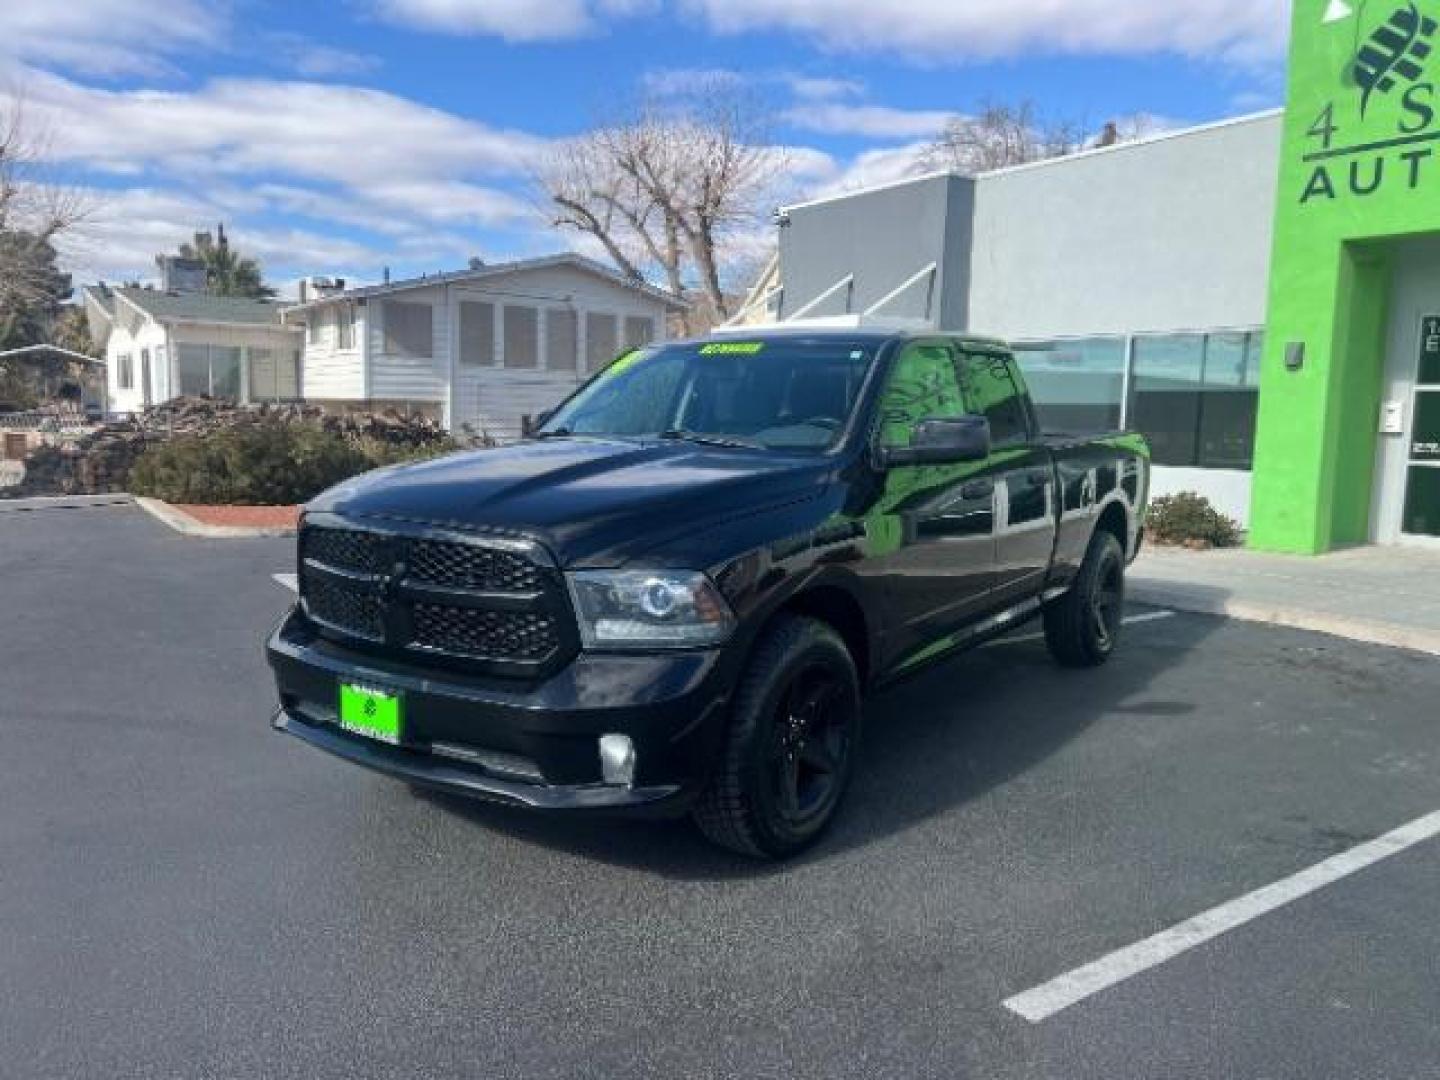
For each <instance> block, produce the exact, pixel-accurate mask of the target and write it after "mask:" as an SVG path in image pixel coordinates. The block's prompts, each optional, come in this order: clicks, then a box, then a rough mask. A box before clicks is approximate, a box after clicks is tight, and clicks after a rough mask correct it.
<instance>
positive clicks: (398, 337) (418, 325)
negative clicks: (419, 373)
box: [385, 300, 435, 360]
mask: <svg viewBox="0 0 1440 1080" xmlns="http://www.w3.org/2000/svg"><path fill="white" fill-rule="evenodd" d="M385 351H386V352H387V353H389V354H390V355H391V356H409V357H416V358H424V359H427V360H428V359H429V358H430V357H432V356H434V355H435V317H434V314H433V309H432V308H431V306H430V305H429V304H415V303H409V302H406V301H401V300H387V301H385Z"/></svg>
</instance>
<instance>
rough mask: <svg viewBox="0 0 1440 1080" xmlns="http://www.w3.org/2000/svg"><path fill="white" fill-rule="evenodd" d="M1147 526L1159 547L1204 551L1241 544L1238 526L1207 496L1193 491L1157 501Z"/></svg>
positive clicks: (1153, 503) (1147, 520)
mask: <svg viewBox="0 0 1440 1080" xmlns="http://www.w3.org/2000/svg"><path fill="white" fill-rule="evenodd" d="M1145 525H1146V528H1147V529H1148V530H1149V533H1150V537H1151V539H1153V540H1154V541H1155V542H1156V543H1157V544H1174V545H1176V546H1180V547H1188V548H1194V549H1195V550H1197V551H1205V550H1209V549H1210V548H1227V547H1235V546H1236V545H1237V544H1239V543H1240V525H1239V523H1238V522H1236V521H1235V520H1234V519H1232V518H1228V517H1226V516H1225V515H1224V514H1222V513H1220V511H1219V510H1216V509H1215V507H1214V506H1212V505H1211V503H1210V500H1209V499H1207V498H1205V496H1203V495H1197V494H1196V493H1195V492H1193V491H1183V492H1181V493H1180V494H1178V495H1166V496H1162V497H1161V498H1158V499H1156V500H1154V501H1153V502H1152V503H1151V504H1150V513H1149V515H1148V517H1147V518H1146V521H1145Z"/></svg>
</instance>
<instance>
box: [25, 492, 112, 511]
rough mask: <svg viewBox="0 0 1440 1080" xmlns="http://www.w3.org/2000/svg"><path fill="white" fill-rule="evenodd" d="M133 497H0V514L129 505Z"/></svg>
mask: <svg viewBox="0 0 1440 1080" xmlns="http://www.w3.org/2000/svg"><path fill="white" fill-rule="evenodd" d="M134 501H135V499H134V497H133V496H131V495H127V494H126V493H125V492H123V491H122V492H115V493H114V494H112V495H36V496H32V497H31V498H28V499H0V514H23V513H32V512H34V511H36V510H88V509H90V508H92V507H96V506H129V505H130V504H131V503H133V502H134Z"/></svg>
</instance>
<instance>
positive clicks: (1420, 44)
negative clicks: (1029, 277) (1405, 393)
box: [1250, 0, 1440, 554]
mask: <svg viewBox="0 0 1440 1080" xmlns="http://www.w3.org/2000/svg"><path fill="white" fill-rule="evenodd" d="M1432 232H1433V233H1440V0H1413V2H1411V0H1369V2H1361V0H1349V2H1348V3H1346V2H1339V0H1295V4H1294V24H1293V32H1292V38H1291V51H1290V76H1289V92H1288V104H1287V108H1286V118H1285V136H1284V143H1283V149H1282V157H1281V167H1280V194H1279V203H1278V206H1277V212H1276V223H1275V237H1274V247H1273V256H1272V264H1271V273H1270V306H1269V317H1268V330H1267V334H1266V352H1265V358H1264V362H1263V364H1264V366H1263V371H1262V376H1261V394H1260V416H1259V426H1258V431H1257V442H1256V454H1255V477H1254V497H1253V506H1252V512H1251V534H1250V542H1251V545H1252V546H1254V547H1257V548H1260V549H1263V550H1271V551H1287V552H1300V553H1305V554H1315V553H1320V552H1324V551H1328V550H1331V549H1332V548H1335V547H1338V546H1343V545H1347V544H1358V543H1364V542H1366V541H1367V540H1368V539H1369V535H1370V507H1371V497H1372V487H1373V483H1374V475H1375V457H1376V439H1377V434H1376V432H1377V430H1378V426H1379V412H1380V404H1381V403H1380V391H1381V380H1382V372H1383V369H1384V364H1385V336H1386V335H1385V330H1386V326H1387V320H1388V308H1389V292H1390V279H1391V272H1390V260H1391V255H1392V241H1394V240H1396V239H1398V238H1402V237H1407V236H1414V235H1417V234H1423V233H1432ZM1297 345H1298V346H1303V349H1304V362H1303V364H1302V365H1301V366H1299V367H1298V368H1292V367H1291V366H1290V365H1288V364H1287V357H1289V356H1291V355H1293V348H1292V347H1293V346H1297Z"/></svg>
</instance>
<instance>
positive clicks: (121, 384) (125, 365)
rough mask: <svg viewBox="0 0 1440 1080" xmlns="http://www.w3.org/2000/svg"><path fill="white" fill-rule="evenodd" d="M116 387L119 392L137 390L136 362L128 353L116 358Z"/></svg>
mask: <svg viewBox="0 0 1440 1080" xmlns="http://www.w3.org/2000/svg"><path fill="white" fill-rule="evenodd" d="M115 387H116V389H119V390H134V389H135V362H134V360H133V359H132V358H131V356H130V354H129V353H128V352H127V353H120V354H119V355H118V356H116V357H115Z"/></svg>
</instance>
